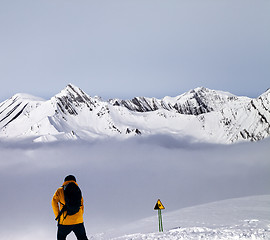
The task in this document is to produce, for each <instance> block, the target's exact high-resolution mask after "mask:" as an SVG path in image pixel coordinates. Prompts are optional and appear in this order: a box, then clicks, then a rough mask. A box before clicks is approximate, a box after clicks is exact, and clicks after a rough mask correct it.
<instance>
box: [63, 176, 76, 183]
mask: <svg viewBox="0 0 270 240" xmlns="http://www.w3.org/2000/svg"><path fill="white" fill-rule="evenodd" d="M64 181H65V182H66V181H75V182H76V178H75V177H74V176H73V175H68V176H66V177H65V180H64Z"/></svg>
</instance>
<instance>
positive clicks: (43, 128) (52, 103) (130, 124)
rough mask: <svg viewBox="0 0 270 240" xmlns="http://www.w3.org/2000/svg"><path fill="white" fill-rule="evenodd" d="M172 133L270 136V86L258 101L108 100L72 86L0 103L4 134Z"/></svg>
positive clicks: (227, 97)
mask: <svg viewBox="0 0 270 240" xmlns="http://www.w3.org/2000/svg"><path fill="white" fill-rule="evenodd" d="M149 134H170V135H174V136H177V137H178V136H180V137H182V136H190V137H192V138H194V139H197V140H200V141H209V142H219V143H231V142H237V141H246V140H248V141H257V140H261V139H263V138H266V137H268V136H269V135H270V89H269V90H267V91H266V92H265V93H263V94H262V95H261V96H259V97H258V98H256V99H252V98H248V97H238V96H235V95H232V94H230V93H227V92H222V91H215V90H210V89H207V88H204V87H200V88H196V89H194V90H191V91H189V92H187V93H184V94H182V95H179V96H176V97H164V98H163V99H156V98H146V97H136V98H133V99H132V100H121V99H112V100H109V101H104V100H102V99H101V98H99V97H91V96H89V95H88V94H86V93H85V92H83V91H82V90H81V89H80V88H78V87H76V86H74V85H72V84H69V85H68V86H67V87H66V88H65V89H64V90H62V91H61V92H60V93H58V94H56V95H55V96H54V97H52V98H51V99H50V100H44V99H40V98H37V97H33V96H30V95H27V94H16V95H14V96H13V97H11V98H10V99H8V100H6V101H4V102H2V103H0V137H1V138H8V139H14V138H16V139H18V138H30V139H32V140H34V141H55V140H66V139H86V140H87V139H91V138H96V137H112V136H119V137H128V136H134V135H149Z"/></svg>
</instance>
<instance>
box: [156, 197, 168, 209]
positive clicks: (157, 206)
mask: <svg viewBox="0 0 270 240" xmlns="http://www.w3.org/2000/svg"><path fill="white" fill-rule="evenodd" d="M159 209H165V207H164V206H163V204H162V203H161V201H160V200H159V199H158V201H157V203H156V206H155V207H154V210H159Z"/></svg>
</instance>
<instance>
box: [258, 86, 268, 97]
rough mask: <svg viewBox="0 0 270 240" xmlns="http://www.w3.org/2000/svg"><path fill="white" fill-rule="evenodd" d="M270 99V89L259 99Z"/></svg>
mask: <svg viewBox="0 0 270 240" xmlns="http://www.w3.org/2000/svg"><path fill="white" fill-rule="evenodd" d="M262 97H263V98H269V99H270V88H268V89H267V90H266V91H265V92H264V93H263V94H261V95H260V96H259V97H258V98H262Z"/></svg>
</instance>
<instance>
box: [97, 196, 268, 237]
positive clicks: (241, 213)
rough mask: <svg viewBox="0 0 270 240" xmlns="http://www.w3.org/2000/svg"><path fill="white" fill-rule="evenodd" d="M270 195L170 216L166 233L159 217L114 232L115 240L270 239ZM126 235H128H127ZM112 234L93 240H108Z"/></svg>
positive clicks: (165, 220)
mask: <svg viewBox="0 0 270 240" xmlns="http://www.w3.org/2000/svg"><path fill="white" fill-rule="evenodd" d="M269 205H270V195H265V196H252V197H245V198H238V199H229V200H224V201H219V202H214V203H209V204H204V205H199V206H194V207H189V208H184V209H180V210H178V211H174V212H170V213H166V211H165V210H163V211H162V212H164V213H163V227H164V232H162V233H160V232H157V230H155V229H154V227H156V229H157V226H158V220H157V217H150V218H145V219H143V220H140V221H137V222H135V223H132V224H129V225H128V226H123V227H122V228H121V230H118V231H115V232H113V231H112V232H111V233H110V234H111V236H113V235H122V236H120V237H113V238H112V239H114V240H143V239H149V240H152V239H153V240H154V239H172V240H176V239H187V240H192V239H194V240H195V239H209V240H210V239H224V240H226V239H270V208H269ZM124 233H125V234H124ZM110 234H104V235H100V236H96V237H93V238H92V239H108V238H111V237H109V236H110Z"/></svg>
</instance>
